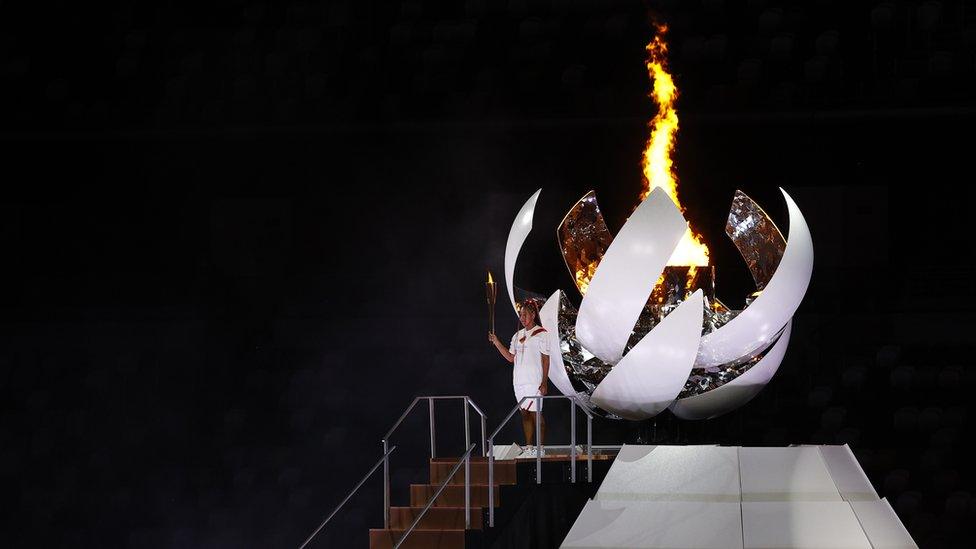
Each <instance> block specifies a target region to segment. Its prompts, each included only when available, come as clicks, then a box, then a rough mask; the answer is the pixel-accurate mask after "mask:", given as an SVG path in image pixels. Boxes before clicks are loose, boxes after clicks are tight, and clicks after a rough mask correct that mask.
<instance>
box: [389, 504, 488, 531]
mask: <svg viewBox="0 0 976 549" xmlns="http://www.w3.org/2000/svg"><path fill="white" fill-rule="evenodd" d="M462 497H463V496H462ZM422 510H423V507H390V528H392V529H394V530H396V529H403V530H406V529H407V528H410V525H411V524H413V521H414V520H416V518H417V515H419V514H420V512H421V511H422ZM481 518H482V513H481V507H472V508H471V529H472V530H481V524H482V523H481ZM417 528H422V529H425V530H436V529H444V530H457V529H461V530H464V506H463V505H462V506H461V507H431V508H430V509H428V510H427V513H425V514H424V518H422V519H420V524H418V525H417Z"/></svg>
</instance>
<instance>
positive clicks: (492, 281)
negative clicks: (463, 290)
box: [488, 271, 495, 284]
mask: <svg viewBox="0 0 976 549" xmlns="http://www.w3.org/2000/svg"><path fill="white" fill-rule="evenodd" d="M494 283H495V279H493V278H492V277H491V271H488V284H494Z"/></svg>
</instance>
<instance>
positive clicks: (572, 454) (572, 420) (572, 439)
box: [569, 399, 576, 483]
mask: <svg viewBox="0 0 976 549" xmlns="http://www.w3.org/2000/svg"><path fill="white" fill-rule="evenodd" d="M569 433H570V435H569V466H570V470H569V481H570V482H573V483H575V482H576V401H575V400H573V399H570V400H569Z"/></svg>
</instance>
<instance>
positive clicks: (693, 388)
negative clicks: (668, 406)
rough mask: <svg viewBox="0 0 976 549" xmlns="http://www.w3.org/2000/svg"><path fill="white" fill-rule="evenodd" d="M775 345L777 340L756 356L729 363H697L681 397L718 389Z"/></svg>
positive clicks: (752, 364)
mask: <svg viewBox="0 0 976 549" xmlns="http://www.w3.org/2000/svg"><path fill="white" fill-rule="evenodd" d="M780 337H781V336H780ZM773 345H775V342H774V343H773V344H770V345H769V346H767V347H766V348H765V349H762V350H761V351H760V352H758V353H757V354H756V355H755V356H745V357H742V358H741V359H739V360H736V361H733V362H729V363H727V364H719V365H717V366H705V367H701V366H698V365H695V367H694V368H692V370H691V375H690V376H688V381H687V382H685V386H684V389H682V390H681V395H679V398H686V397H690V396H693V395H699V394H702V393H706V392H708V391H711V390H713V389H718V388H719V387H721V386H722V385H725V384H726V383H728V382H730V381H732V380H733V379H735V378H737V377H739V376H740V375H742V374H744V373H746V372H747V371H748V370H749V368H752V367H753V366H754V365H756V364H757V363H758V362H759V361H760V360H762V359H763V357H765V356H766V353H767V352H768V351H769V350H770V349H771V348H772V347H773Z"/></svg>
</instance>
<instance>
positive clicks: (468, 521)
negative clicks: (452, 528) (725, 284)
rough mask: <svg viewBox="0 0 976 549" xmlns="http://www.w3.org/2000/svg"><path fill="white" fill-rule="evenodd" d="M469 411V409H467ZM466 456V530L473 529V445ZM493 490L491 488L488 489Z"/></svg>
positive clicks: (469, 447)
mask: <svg viewBox="0 0 976 549" xmlns="http://www.w3.org/2000/svg"><path fill="white" fill-rule="evenodd" d="M465 410H467V407H465ZM467 447H468V452H467V453H465V454H464V528H465V529H469V528H471V445H470V444H468V446H467ZM488 489H489V490H491V486H489V487H488Z"/></svg>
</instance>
